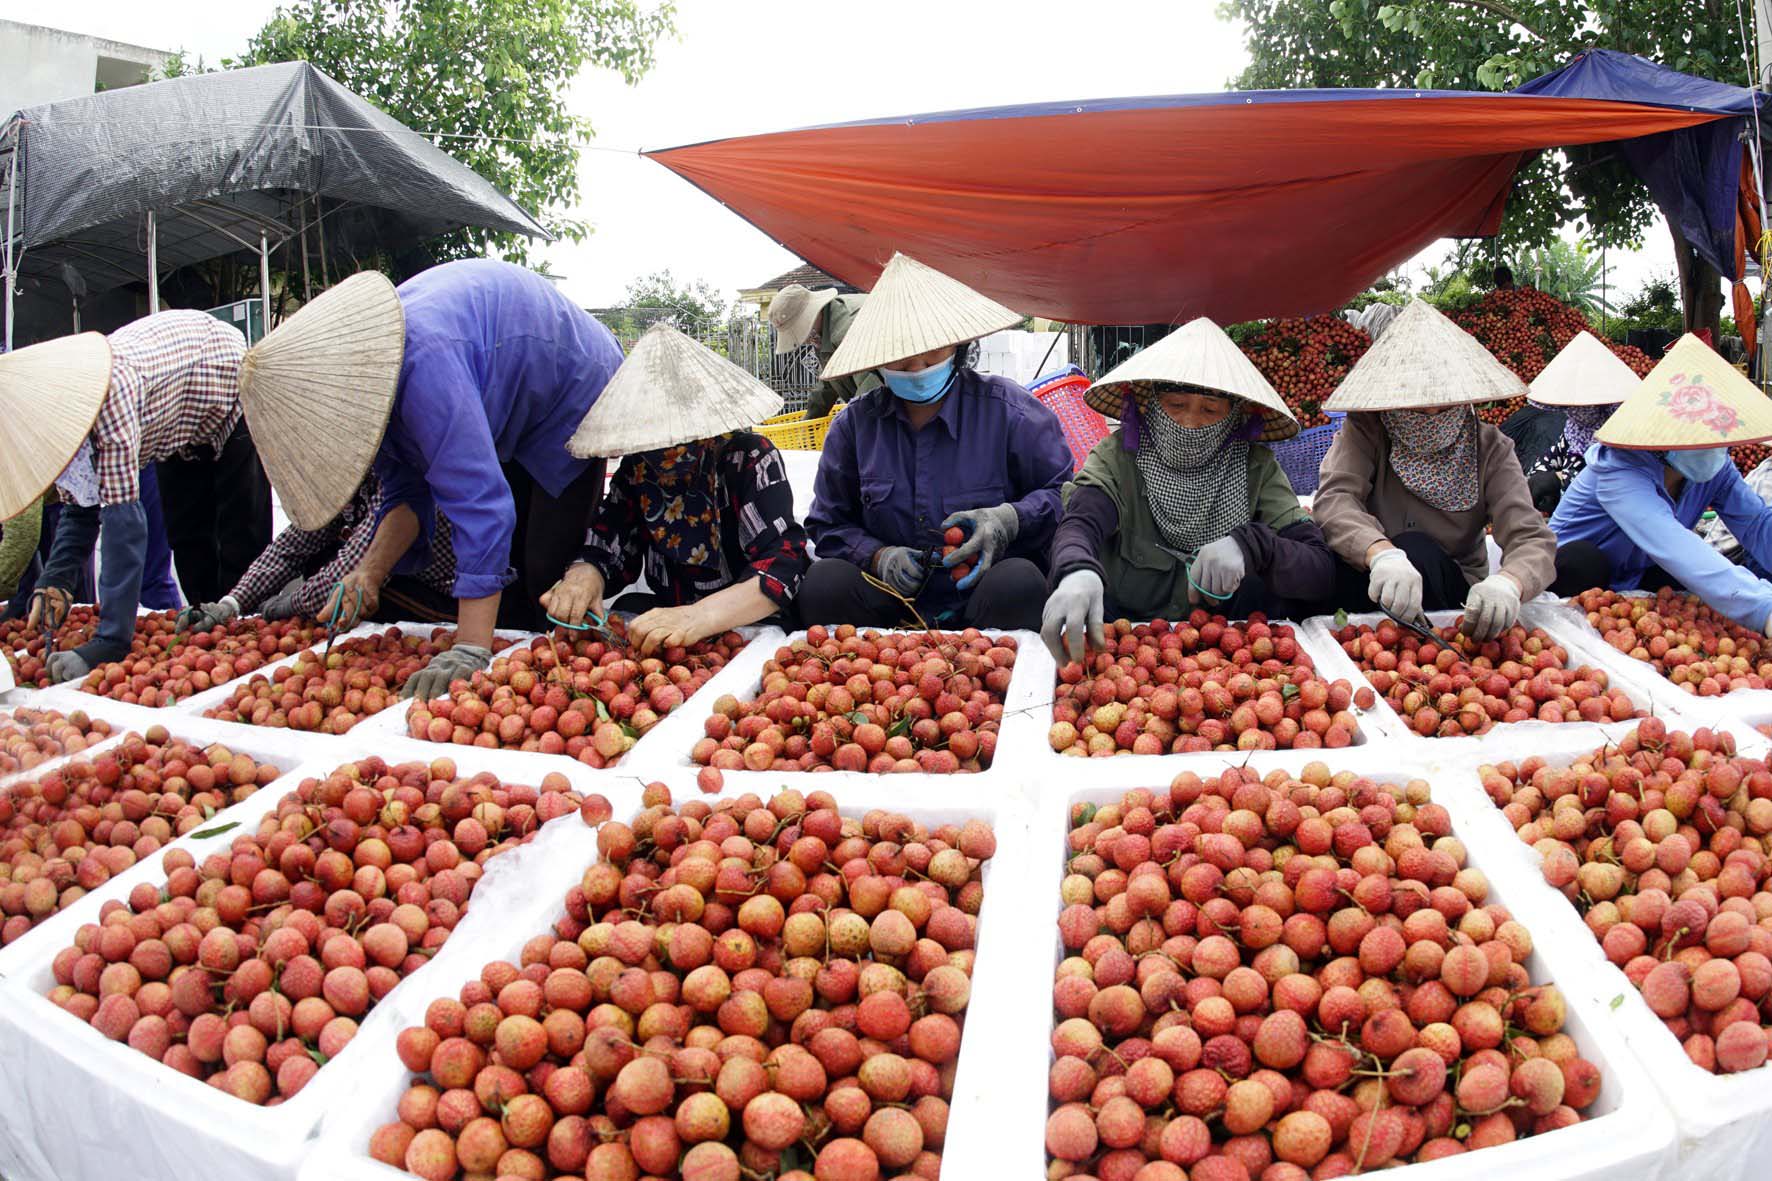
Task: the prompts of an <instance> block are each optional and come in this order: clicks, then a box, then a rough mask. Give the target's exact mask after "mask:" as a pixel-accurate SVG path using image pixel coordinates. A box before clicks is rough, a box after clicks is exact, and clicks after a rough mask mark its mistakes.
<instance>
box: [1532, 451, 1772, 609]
mask: <svg viewBox="0 0 1772 1181" xmlns="http://www.w3.org/2000/svg"><path fill="white" fill-rule="evenodd" d="M1664 456H1665V453H1664V452H1661V451H1634V450H1626V449H1624V448H1620V447H1608V446H1606V445H1605V444H1603V443H1595V444H1594V445H1593V446H1592V447H1590V448H1588V451H1587V467H1586V468H1584V469H1582V471H1581V474H1579V475H1578V476H1576V477H1575V479H1574V480H1573V481H1572V482H1571V483H1570V485H1569V490H1568V491H1567V492H1564V493H1563V499H1562V500H1561V501H1560V502H1559V503H1558V505H1557V511H1556V514H1555V515H1554V516H1552V517H1551V522H1550V525H1551V532H1553V533H1555V534H1556V535H1557V541H1558V542H1559V543H1560V544H1564V545H1567V544H1568V543H1570V542H1572V541H1587V542H1592V543H1593V544H1594V545H1596V546H1598V547H1599V548H1600V550H1601V552H1603V553H1604V554H1605V555H1606V557H1607V558H1609V559H1610V560H1611V562H1612V588H1613V589H1614V590H1635V589H1636V588H1637V586H1638V585H1639V584H1641V582H1642V579H1643V574H1644V572H1645V571H1647V570H1648V569H1649V567H1650V565H1651V564H1654V565H1656V566H1659V567H1661V568H1662V569H1663V570H1665V571H1666V572H1667V573H1668V574H1669V575H1671V576H1672V577H1673V578H1675V579H1677V580H1679V582H1680V583H1681V585H1683V586H1684V587H1685V588H1686V589H1687V590H1689V591H1691V592H1692V593H1693V594H1695V595H1697V596H1698V597H1699V598H1701V599H1703V600H1704V601H1705V602H1706V603H1708V604H1709V605H1710V606H1711V607H1712V608H1714V609H1715V610H1717V611H1720V612H1721V613H1722V614H1724V615H1726V616H1728V617H1729V618H1730V619H1732V620H1734V621H1735V622H1736V623H1739V624H1740V625H1741V626H1743V627H1747V628H1752V629H1753V630H1754V631H1761V632H1763V631H1765V630H1766V620H1767V617H1768V616H1769V615H1772V583H1767V582H1765V581H1764V580H1762V579H1759V578H1756V577H1754V576H1753V575H1752V574H1750V573H1749V572H1748V571H1747V570H1745V569H1743V568H1742V567H1740V566H1737V565H1735V564H1734V563H1733V562H1731V561H1729V559H1727V558H1725V557H1723V555H1722V554H1719V553H1718V552H1717V551H1716V550H1714V549H1712V548H1711V547H1710V546H1709V545H1706V544H1705V543H1704V541H1702V540H1701V539H1700V538H1699V537H1698V535H1697V534H1696V533H1694V532H1692V527H1693V526H1694V525H1696V524H1697V523H1698V518H1699V517H1701V516H1703V515H1704V510H1705V509H1707V508H1715V509H1716V510H1717V515H1718V516H1719V517H1721V518H1722V519H1723V523H1724V524H1725V525H1727V526H1729V531H1730V532H1731V533H1733V534H1735V536H1736V537H1737V538H1738V539H1739V540H1740V541H1741V544H1742V547H1743V548H1744V549H1746V550H1747V552H1748V554H1749V555H1751V556H1752V557H1753V559H1754V561H1756V562H1758V563H1759V564H1760V565H1761V566H1762V567H1767V568H1772V507H1768V506H1767V505H1766V503H1765V502H1764V501H1762V500H1761V499H1760V498H1759V497H1758V496H1756V495H1755V494H1754V492H1753V490H1752V489H1751V488H1749V487H1748V486H1747V482H1746V481H1745V480H1743V479H1742V478H1741V473H1739V472H1737V471H1736V470H1735V465H1734V464H1733V463H1725V464H1724V465H1723V470H1722V471H1720V472H1718V473H1717V474H1716V475H1715V476H1713V477H1712V478H1711V479H1709V480H1707V481H1706V482H1705V483H1702V484H1695V483H1693V482H1692V481H1691V480H1687V481H1685V483H1684V484H1682V485H1681V487H1680V496H1679V499H1678V500H1675V499H1674V498H1673V497H1672V496H1669V495H1668V492H1667V483H1666V480H1665V476H1666V472H1667V468H1666V461H1665V458H1664Z"/></svg>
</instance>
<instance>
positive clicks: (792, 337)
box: [769, 283, 837, 353]
mask: <svg viewBox="0 0 1772 1181" xmlns="http://www.w3.org/2000/svg"><path fill="white" fill-rule="evenodd" d="M836 298H837V289H836V288H835V287H826V288H824V289H823V290H821V291H808V290H807V289H806V288H805V287H802V286H801V285H800V284H798V283H789V284H788V285H787V286H786V287H783V288H782V289H781V290H780V291H777V292H776V293H775V298H774V299H772V300H770V301H769V323H770V324H772V325H774V326H775V351H776V352H777V353H791V352H793V351H794V350H795V349H797V348H799V347H800V346H801V345H803V344H805V343H806V338H807V337H808V336H811V335H812V325H813V322H814V321H816V320H817V319H818V314H819V313H820V312H822V311H824V310H825V308H826V307H828V306H829V305H830V302H831V300H833V299H836Z"/></svg>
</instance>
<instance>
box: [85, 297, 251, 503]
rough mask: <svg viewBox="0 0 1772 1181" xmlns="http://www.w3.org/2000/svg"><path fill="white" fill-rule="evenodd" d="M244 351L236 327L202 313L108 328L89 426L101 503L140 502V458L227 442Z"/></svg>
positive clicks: (173, 314) (235, 409) (237, 402)
mask: <svg viewBox="0 0 1772 1181" xmlns="http://www.w3.org/2000/svg"><path fill="white" fill-rule="evenodd" d="M245 355H246V340H245V338H244V337H242V336H241V335H240V332H239V330H238V329H235V328H231V327H229V326H228V325H227V324H224V323H222V322H221V321H220V320H217V319H216V318H215V317H214V316H211V315H210V314H209V313H207V312H161V313H160V314H159V315H157V316H148V317H145V318H144V319H140V320H137V321H136V322H135V323H133V324H129V325H126V326H124V327H122V328H119V329H118V330H117V331H115V332H113V333H111V387H110V390H109V391H108V392H107V393H106V394H105V400H104V402H103V404H102V405H100V406H99V410H98V420H97V421H96V422H95V423H94V424H93V427H92V441H93V446H94V448H95V450H96V451H97V453H98V455H97V458H98V484H99V503H100V504H101V505H112V504H126V503H128V502H129V501H132V500H140V499H141V483H140V471H141V468H142V465H143V464H148V463H156V462H158V461H159V460H162V459H170V458H172V457H173V456H175V455H177V454H179V453H180V452H183V451H186V450H188V449H190V448H193V447H200V446H206V445H207V446H212V447H220V446H221V445H222V444H223V443H224V442H226V441H227V438H228V435H229V433H230V432H232V431H233V429H234V426H235V424H236V423H238V422H239V421H240V360H241V358H242V357H244V356H245Z"/></svg>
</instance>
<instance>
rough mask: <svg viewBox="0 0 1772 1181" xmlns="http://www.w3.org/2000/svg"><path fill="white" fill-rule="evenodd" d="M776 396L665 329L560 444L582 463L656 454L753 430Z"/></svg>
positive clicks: (637, 352)
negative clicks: (735, 432) (662, 448)
mask: <svg viewBox="0 0 1772 1181" xmlns="http://www.w3.org/2000/svg"><path fill="white" fill-rule="evenodd" d="M780 411H781V395H780V394H778V393H776V392H775V391H774V390H772V389H770V388H769V387H768V386H766V385H764V384H763V383H762V382H760V381H758V380H757V379H756V378H755V377H752V376H751V375H750V374H749V373H746V372H745V371H744V370H743V369H740V368H739V367H738V366H737V365H734V364H733V363H732V362H731V361H728V360H727V359H726V358H725V357H722V356H720V355H719V354H718V353H716V352H714V351H713V350H712V349H709V348H706V347H704V346H702V345H700V344H697V343H696V342H695V341H693V340H691V339H689V338H688V337H687V336H684V335H683V334H682V333H681V332H678V331H677V330H676V329H675V328H672V327H671V326H670V325H669V324H655V325H653V326H652V327H651V328H649V329H647V330H646V335H645V336H642V337H641V338H640V340H639V342H638V343H637V344H635V345H634V351H633V352H631V353H629V354H628V357H627V360H625V361H623V362H622V363H621V368H619V369H617V370H616V371H615V375H614V376H613V377H611V378H610V379H609V384H607V385H605V386H604V387H603V392H602V393H600V394H598V395H597V401H596V403H595V404H594V405H592V406H591V409H590V413H588V414H586V415H585V416H584V421H583V422H581V423H579V424H578V429H577V430H576V431H574V432H572V438H570V439H568V440H567V441H566V450H568V451H570V452H572V454H574V455H576V456H577V457H578V458H580V459H594V458H596V457H598V456H612V455H632V454H634V453H636V452H640V451H657V450H658V449H659V448H661V447H675V446H677V445H678V444H679V443H692V442H694V441H695V440H697V439H711V438H713V437H714V436H715V435H723V434H725V433H726V432H727V431H735V430H739V429H741V428H743V427H748V426H755V425H756V424H757V423H759V422H762V421H763V420H764V419H765V418H768V417H769V416H770V415H771V414H777V413H779V412H780Z"/></svg>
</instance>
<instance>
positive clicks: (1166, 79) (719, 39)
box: [0, 0, 1673, 307]
mask: <svg viewBox="0 0 1772 1181" xmlns="http://www.w3.org/2000/svg"><path fill="white" fill-rule="evenodd" d="M275 7H276V5H275V4H274V3H272V2H270V0H155V2H152V3H143V2H142V0H58V2H57V3H55V4H54V5H53V6H52V7H50V6H46V5H45V4H44V3H43V0H0V17H4V18H6V19H11V20H18V21H25V22H28V23H35V24H44V23H50V24H54V25H55V26H56V27H58V28H64V29H70V30H73V31H75V32H81V33H90V34H94V35H98V36H105V37H111V38H114V39H116V40H119V41H129V42H134V43H137V44H141V45H147V46H152V47H155V48H165V49H178V48H183V49H185V50H187V51H189V52H191V53H193V54H201V55H202V56H204V57H205V58H207V59H208V60H209V61H210V62H211V63H213V62H215V61H216V60H217V59H219V58H221V57H224V56H226V55H228V54H231V53H236V52H238V51H239V50H240V49H241V48H242V47H243V46H244V45H245V43H246V41H247V39H248V38H249V37H250V36H251V35H252V33H253V32H255V31H256V30H257V29H258V27H259V26H260V25H261V24H262V23H263V22H264V20H265V18H266V17H268V16H269V15H270V14H271V12H272V11H274V9H275ZM1215 8H1216V3H1215V0H1099V2H1097V3H1093V4H1084V5H1078V4H1075V3H1072V2H1070V0H1019V2H1017V3H1013V4H1009V3H1001V2H991V3H978V2H972V3H967V2H965V0H894V2H892V3H888V4H881V3H844V2H842V0H767V3H755V2H743V0H679V3H678V16H677V26H678V30H679V32H678V36H677V37H676V38H675V39H673V40H670V41H667V42H666V43H664V44H663V45H661V46H660V48H659V54H658V57H659V61H658V65H657V67H656V68H655V69H654V70H653V71H652V72H651V73H650V74H648V75H647V77H646V78H645V79H644V80H643V81H641V82H640V83H639V85H637V86H632V87H630V86H627V85H625V84H624V83H623V82H622V81H621V78H620V76H619V75H616V74H614V73H612V72H609V71H601V70H594V71H587V73H586V75H585V76H584V77H583V78H581V79H580V80H579V82H578V84H577V85H576V86H574V88H573V90H572V94H571V96H570V100H569V101H570V103H571V105H572V107H573V109H575V110H577V111H579V112H581V113H583V114H585V115H587V116H589V117H590V119H591V120H592V122H593V124H594V126H595V128H596V133H597V140H596V150H590V151H586V152H585V153H584V154H583V163H582V166H581V167H582V176H583V184H582V188H583V206H582V208H581V209H580V210H579V216H581V217H583V218H585V219H586V220H588V221H589V222H590V223H591V224H592V226H593V227H594V233H593V234H592V235H591V236H590V237H589V238H588V239H586V240H585V241H584V242H582V243H578V244H566V245H560V246H556V247H552V248H550V250H549V252H548V258H549V261H550V263H551V264H552V266H553V268H554V270H556V271H558V272H560V273H561V274H563V275H564V276H565V277H566V278H565V287H566V289H567V290H568V291H569V292H570V293H571V294H572V296H573V297H574V298H575V299H577V300H578V301H579V302H581V303H582V304H585V305H587V306H593V307H595V306H603V305H608V304H614V303H617V302H619V300H620V298H621V294H622V292H623V290H624V289H625V287H626V286H627V284H628V282H629V281H630V280H632V279H634V278H636V277H639V276H641V275H645V274H648V273H650V272H653V271H657V270H662V269H667V268H668V269H669V270H671V271H672V272H673V273H674V274H675V275H677V276H678V277H679V278H682V279H706V280H708V281H709V282H711V283H712V284H713V285H714V286H715V287H717V288H719V289H720V290H721V291H722V292H724V293H725V294H726V295H727V296H728V297H729V298H730V296H731V295H732V294H733V293H734V292H735V291H737V290H738V289H739V288H741V287H750V286H754V285H756V284H758V283H760V282H762V281H763V280H764V279H767V278H769V277H770V276H772V275H774V274H777V273H779V272H780V271H783V270H785V269H787V268H788V267H790V266H793V265H794V264H795V262H796V260H795V259H794V258H793V256H792V255H790V254H789V253H788V252H787V251H785V250H783V249H782V248H781V247H779V246H777V245H776V244H775V243H773V242H772V241H770V240H769V239H768V238H767V237H765V236H764V235H763V234H762V233H760V232H759V231H757V230H755V229H753V228H751V226H749V225H748V224H746V223H745V222H744V221H742V220H741V219H739V218H738V217H737V216H735V215H733V214H731V213H728V212H727V211H726V210H725V209H724V208H722V207H721V206H720V205H719V204H718V203H717V202H715V201H714V200H713V199H712V198H710V197H708V196H706V195H705V194H703V193H701V192H700V191H699V190H697V189H695V188H693V187H692V186H691V185H689V184H688V183H687V182H685V181H682V180H679V179H678V178H677V177H676V176H675V175H673V174H672V173H670V172H668V171H666V170H665V168H663V167H662V166H661V165H658V164H654V163H652V162H651V161H649V160H644V159H641V158H640V157H638V156H636V155H634V154H633V153H634V151H635V150H636V149H639V148H657V147H669V146H671V145H674V144H680V143H689V142H695V141H698V140H705V139H716V138H720V137H723V136H730V135H743V134H748V133H753V132H761V131H771V130H781V129H785V128H789V127H800V126H807V125H811V124H818V123H830V122H839V121H843V120H848V119H860V118H866V117H870V116H883V115H898V114H909V113H914V112H922V111H937V110H945V109H950V108H955V107H971V106H996V105H1003V104H1010V103H1023V102H1034V101H1040V100H1054V99H1067V98H1104V97H1111V96H1115V95H1130V94H1176V93H1186V92H1190V91H1211V90H1219V89H1222V88H1223V87H1224V84H1225V82H1226V80H1227V79H1228V78H1230V77H1231V76H1232V75H1233V74H1235V73H1236V72H1237V71H1238V70H1240V69H1241V68H1242V65H1243V63H1244V53H1243V48H1242V39H1241V33H1240V30H1239V28H1238V27H1237V26H1235V25H1232V24H1229V23H1227V22H1224V21H1221V20H1219V19H1218V17H1217V15H1216V14H1215V11H1214V10H1215ZM175 13H176V14H177V16H176V18H174V17H173V14H175ZM1646 247H1647V249H1646V250H1645V251H1644V252H1642V253H1641V254H1640V255H1635V256H1631V255H1621V254H1619V253H1618V252H1613V253H1612V254H1611V255H1610V256H1609V260H1608V261H1609V264H1610V270H1611V272H1612V275H1611V284H1612V285H1613V286H1614V287H1615V288H1617V289H1621V290H1623V291H1624V292H1626V293H1627V294H1628V293H1629V292H1631V291H1633V290H1634V289H1635V288H1636V287H1637V286H1638V285H1639V284H1640V283H1641V282H1642V279H1643V278H1644V276H1645V275H1647V274H1648V273H1650V272H1662V273H1671V271H1672V266H1673V261H1672V253H1671V250H1670V248H1669V244H1668V238H1667V231H1666V229H1665V227H1663V226H1661V225H1660V224H1657V226H1655V227H1654V228H1652V229H1651V231H1650V233H1649V238H1648V241H1647V243H1646ZM1441 253H1442V252H1441V251H1440V250H1430V251H1429V252H1426V253H1425V254H1424V256H1423V257H1422V258H1421V259H1419V260H1417V262H1416V263H1415V264H1412V266H1413V269H1415V270H1417V271H1419V267H1420V264H1421V263H1423V262H1432V261H1435V260H1437V258H1438V257H1439V255H1440V254H1441Z"/></svg>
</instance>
